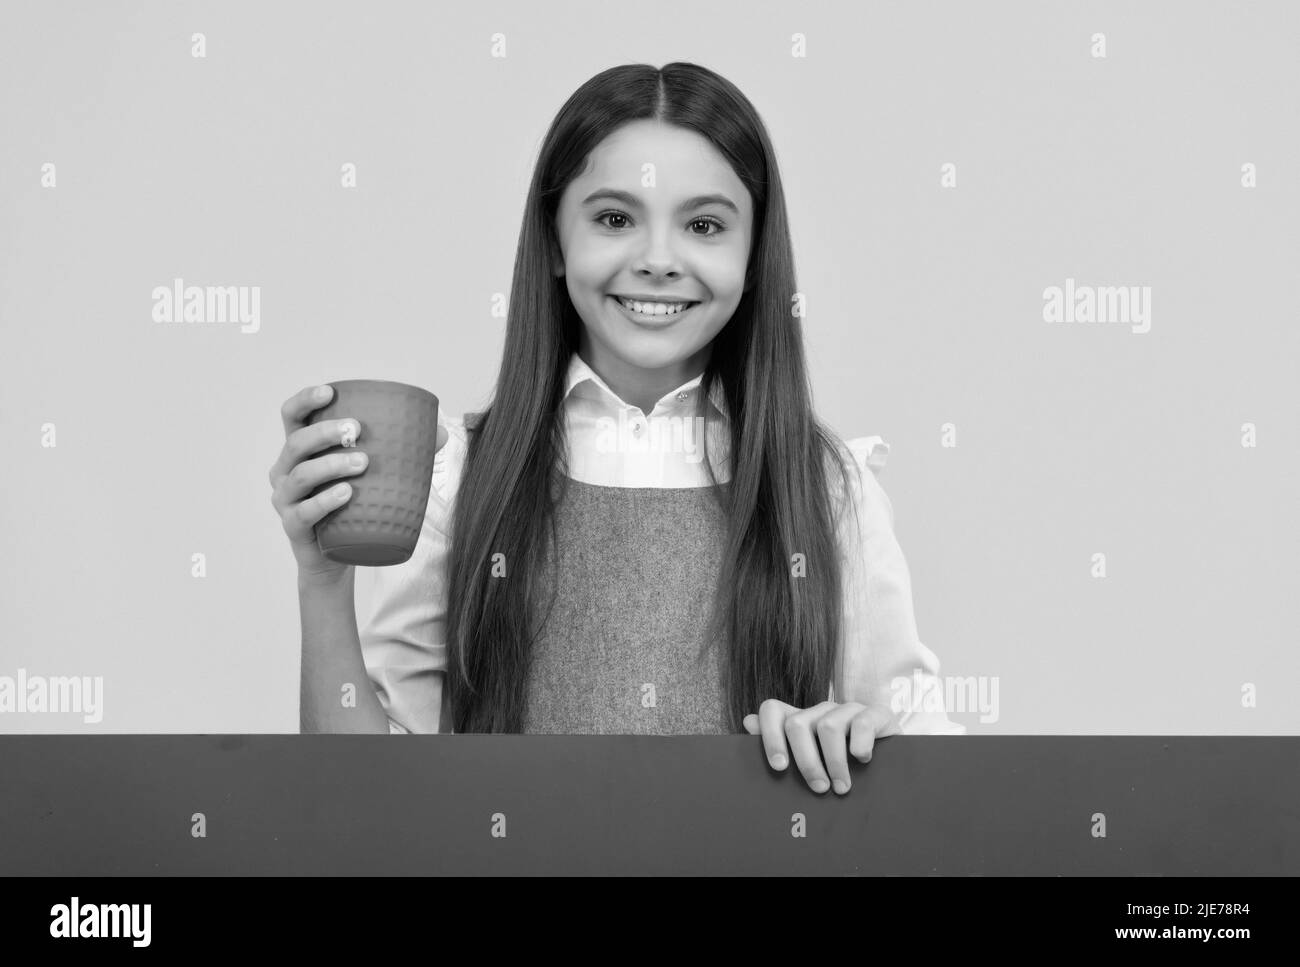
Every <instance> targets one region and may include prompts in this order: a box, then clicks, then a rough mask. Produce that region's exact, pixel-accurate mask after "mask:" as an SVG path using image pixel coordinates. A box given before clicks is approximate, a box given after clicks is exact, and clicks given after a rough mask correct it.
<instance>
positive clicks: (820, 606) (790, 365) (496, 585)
mask: <svg viewBox="0 0 1300 967" xmlns="http://www.w3.org/2000/svg"><path fill="white" fill-rule="evenodd" d="M640 119H654V120H659V121H662V122H664V123H668V124H673V125H678V126H681V127H683V128H687V129H690V130H692V131H695V132H697V133H698V134H700V135H702V136H703V137H705V138H707V139H708V140H709V141H710V142H712V143H713V144H714V145H715V146H716V148H717V149H718V151H719V152H720V153H721V154H722V155H723V156H724V157H725V158H726V159H727V160H728V161H729V162H730V164H731V166H732V168H733V169H734V170H735V172H736V174H737V176H738V177H739V178H740V180H741V181H742V182H743V183H744V185H745V187H746V188H747V189H748V191H749V193H750V197H751V198H752V200H753V211H754V232H753V239H754V241H753V247H752V249H751V252H750V256H749V263H748V267H747V272H746V289H745V292H744V295H743V296H742V298H741V301H740V303H739V305H738V306H737V308H736V311H735V313H734V314H733V316H732V318H731V319H730V320H729V321H728V322H727V324H726V325H725V326H724V327H723V329H722V330H721V331H720V332H719V333H718V335H717V336H716V337H715V338H714V342H713V346H712V350H711V352H710V360H709V362H708V363H707V364H706V369H705V374H704V382H703V385H702V387H701V392H699V393H697V394H696V405H697V406H698V407H699V410H698V411H697V412H698V414H699V415H700V416H703V417H705V418H706V419H708V418H709V415H710V414H709V413H708V412H707V410H706V402H707V400H708V398H709V394H710V392H711V391H712V390H713V388H714V387H715V386H716V385H717V384H718V383H719V382H720V384H721V386H722V389H723V391H724V393H725V396H726V404H727V406H726V409H727V411H728V416H729V418H730V437H731V446H730V451H729V453H730V455H729V457H728V460H729V469H730V482H729V485H727V486H725V487H717V486H715V487H714V488H713V490H714V493H716V494H717V496H718V500H719V501H720V503H721V506H722V509H723V511H724V512H725V515H726V521H727V539H726V545H725V548H724V549H723V553H722V564H721V568H720V572H719V576H718V580H717V583H716V586H715V588H714V605H713V609H712V613H711V617H710V626H709V629H708V634H707V636H706V644H707V643H708V642H719V643H722V644H723V645H724V646H725V647H726V648H727V655H728V657H727V660H726V661H725V662H724V672H725V678H726V681H725V687H726V690H727V693H728V706H729V714H730V718H731V724H732V728H733V730H734V731H736V732H742V731H744V729H743V726H742V724H741V721H742V719H743V718H744V716H745V715H747V714H749V713H750V712H757V711H758V706H759V703H760V702H762V701H763V700H764V699H768V698H778V699H781V700H782V701H786V702H789V703H790V704H791V705H795V706H798V707H799V708H806V707H808V706H811V705H815V704H817V703H818V702H821V701H824V700H825V699H826V698H827V697H828V692H829V689H830V685H831V682H832V680H833V679H832V676H833V675H834V674H835V671H836V668H835V661H836V656H837V650H838V642H839V636H840V633H841V628H840V607H841V594H842V589H841V587H840V574H841V566H840V559H839V556H838V555H839V548H838V546H837V542H836V530H835V528H836V523H835V521H836V518H837V514H838V512H839V509H838V506H837V505H838V501H837V499H836V496H835V494H834V493H832V492H831V491H830V489H829V483H830V474H831V472H832V468H834V469H836V470H838V471H839V473H840V474H841V475H842V477H841V480H842V482H843V485H844V487H845V491H841V493H843V492H847V490H848V487H849V486H850V482H849V476H848V466H850V465H851V461H846V460H845V459H844V453H843V451H842V450H841V444H840V443H839V441H838V440H837V439H836V438H835V436H834V435H833V434H831V433H830V431H828V430H827V429H826V428H825V427H824V426H822V424H821V423H820V422H818V420H817V419H816V417H815V414H814V413H813V409H812V403H811V391H810V388H809V385H808V374H807V371H806V369H805V366H804V351H803V338H802V335H801V332H800V328H799V319H798V318H795V317H794V316H793V314H792V313H791V310H790V305H791V300H792V297H793V295H794V293H795V292H796V291H797V290H796V285H795V273H794V256H793V252H792V249H791V244H790V231H789V223H788V221H787V216H786V210H785V195H784V192H783V190H782V187H781V178H780V174H779V172H778V170H777V165H776V157H775V154H774V152H773V150H772V145H771V142H770V141H769V139H768V135H767V131H766V129H765V128H764V125H763V122H762V120H761V119H760V117H759V115H758V113H757V111H755V110H754V107H753V105H752V104H750V102H749V100H748V99H747V98H746V97H745V96H744V95H743V94H742V93H741V92H740V91H739V89H737V88H736V87H735V86H734V85H733V84H732V83H730V82H729V81H727V80H726V79H724V78H722V77H720V76H719V75H717V74H715V73H714V72H712V71H710V70H707V69H706V68H703V67H700V66H698V65H695V64H689V63H672V64H668V65H666V66H664V67H663V68H661V69H656V68H654V67H652V66H650V65H646V64H637V65H628V66H620V67H613V68H610V69H609V70H606V71H603V72H602V73H600V74H597V75H596V76H595V77H593V78H591V80H589V81H587V82H586V83H585V84H583V85H582V86H581V87H580V88H579V89H578V90H577V91H576V92H575V93H574V94H573V96H572V97H570V98H569V100H568V101H567V102H566V103H565V105H564V107H563V108H561V109H560V112H559V114H558V115H557V116H556V118H555V120H554V122H553V123H552V124H551V127H550V130H549V131H548V132H547V135H546V139H545V142H544V143H543V145H542V148H541V153H540V157H539V159H538V162H537V167H536V170H535V171H534V174H533V180H532V184H531V185H530V187H529V191H528V200H527V202H526V204H525V208H524V219H523V227H522V229H521V232H520V236H519V245H518V249H517V251H516V255H515V269H514V279H513V283H512V287H511V294H510V306H509V312H508V318H507V325H506V336H505V347H504V351H503V352H502V357H501V369H500V373H499V374H498V376H497V381H496V392H495V395H494V397H493V401H492V404H491V406H489V407H488V408H487V409H486V410H484V411H483V412H482V413H478V414H470V415H467V417H466V426H467V428H468V429H469V431H470V433H469V452H468V456H467V459H466V462H465V466H464V468H463V476H462V477H461V480H460V485H459V489H458V492H457V495H456V498H455V502H454V512H453V516H452V538H451V551H450V560H449V562H448V586H447V596H448V608H447V642H448V662H447V672H446V682H445V686H444V700H445V701H447V702H449V703H450V705H451V709H452V721H453V723H454V724H453V728H454V730H455V731H456V732H462V733H463V732H520V731H522V729H523V722H524V711H525V710H524V705H525V700H526V695H527V688H526V684H527V682H526V679H527V674H528V669H529V658H530V655H531V647H532V643H533V641H534V640H535V635H536V633H537V629H536V627H535V625H534V612H533V605H534V601H533V598H534V596H535V584H534V577H535V575H536V574H537V573H538V571H539V569H540V568H541V567H543V566H544V563H545V560H546V555H545V547H544V542H545V541H546V539H547V537H548V534H549V539H550V540H551V541H552V542H554V541H555V539H556V535H555V526H554V521H555V518H554V509H555V504H556V501H557V499H560V498H562V495H563V486H564V479H565V478H566V477H567V467H566V466H565V434H564V425H563V419H562V408H561V406H562V402H563V400H562V396H563V391H564V377H565V373H566V371H567V368H568V363H569V359H570V356H571V354H572V353H574V352H575V351H577V348H578V337H579V334H580V332H581V326H582V321H581V319H580V318H579V317H578V315H577V311H576V310H575V309H574V307H573V303H572V301H571V300H570V299H569V296H568V292H567V289H566V287H565V282H564V279H563V278H559V277H556V276H555V275H554V274H553V273H552V272H551V266H552V264H553V260H555V259H559V258H560V255H559V251H560V250H559V243H558V236H557V235H556V233H555V228H554V226H555V215H556V211H557V208H558V206H559V201H560V197H561V195H562V194H563V192H564V190H565V188H566V186H567V185H568V184H569V182H570V181H571V180H572V179H573V178H575V177H576V176H577V174H578V173H579V172H580V170H581V169H582V167H583V165H584V163H585V162H586V159H587V156H588V154H589V153H590V152H591V151H592V149H593V148H595V147H596V146H597V145H598V144H599V143H600V142H601V141H602V140H603V139H604V138H605V137H606V136H608V135H609V134H611V133H613V132H614V131H615V130H617V129H618V128H620V127H621V126H622V125H624V124H626V123H628V122H630V121H634V120H640ZM707 436H708V435H707V434H705V439H707ZM703 464H704V466H705V467H706V468H707V469H708V471H709V474H710V478H711V479H712V480H713V482H714V484H715V485H716V483H717V479H716V477H714V476H713V468H712V466H711V461H710V460H709V459H705V460H704V461H703ZM557 495H558V496H557ZM795 554H801V555H803V560H804V562H805V566H806V572H805V573H804V574H802V575H796V573H795V568H794V567H793V566H792V561H793V560H794V555H795ZM497 555H503V556H502V557H498V556H497ZM501 563H504V565H505V571H504V573H505V576H504V577H502V576H501V572H500V571H499V570H498V571H497V572H496V573H495V575H494V566H499V565H500V564H501Z"/></svg>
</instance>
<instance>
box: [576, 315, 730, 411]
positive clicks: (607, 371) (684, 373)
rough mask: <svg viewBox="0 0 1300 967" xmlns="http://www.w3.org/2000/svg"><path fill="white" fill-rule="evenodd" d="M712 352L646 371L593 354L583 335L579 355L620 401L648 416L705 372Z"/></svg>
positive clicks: (703, 351) (605, 356) (610, 357)
mask: <svg viewBox="0 0 1300 967" xmlns="http://www.w3.org/2000/svg"><path fill="white" fill-rule="evenodd" d="M709 348H710V347H708V346H705V347H704V348H703V349H702V350H700V351H699V352H698V353H696V354H695V355H693V356H690V357H688V358H686V359H683V360H681V361H680V362H678V363H675V364H673V365H671V366H665V367H663V368H661V369H643V368H641V367H639V366H629V365H628V364H627V363H625V362H623V361H622V360H620V359H618V358H617V357H615V356H610V355H608V354H605V353H601V352H599V351H594V350H593V347H592V345H591V344H590V342H588V341H587V339H586V338H585V334H584V338H583V339H582V340H581V345H580V346H579V348H578V355H579V356H581V357H582V361H583V362H585V363H586V364H587V365H588V366H590V367H591V368H592V369H594V370H595V371H596V373H597V375H599V376H600V378H601V379H603V380H604V381H605V384H606V385H607V386H609V388H610V389H612V390H613V391H614V392H615V393H617V394H618V397H619V399H621V400H623V402H625V403H627V404H629V405H630V406H635V407H637V408H639V409H640V410H641V412H642V413H644V414H645V415H646V416H649V415H650V413H651V411H653V410H654V408H655V404H656V403H658V402H659V401H660V400H661V399H663V397H664V396H665V395H666V394H668V393H671V392H672V391H673V390H675V389H677V387H679V386H681V385H682V384H683V383H686V382H689V381H690V380H692V379H694V378H695V377H696V376H699V375H700V374H701V373H703V372H704V368H705V366H706V365H707V364H708V361H709Z"/></svg>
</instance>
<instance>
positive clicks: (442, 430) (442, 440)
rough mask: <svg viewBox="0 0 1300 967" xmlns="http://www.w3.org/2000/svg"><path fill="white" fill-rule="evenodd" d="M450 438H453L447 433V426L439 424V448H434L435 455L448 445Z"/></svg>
mask: <svg viewBox="0 0 1300 967" xmlns="http://www.w3.org/2000/svg"><path fill="white" fill-rule="evenodd" d="M450 438H451V434H449V433H448V432H447V428H446V427H445V426H443V425H442V424H441V423H439V424H438V443H437V446H435V447H434V448H433V452H434V453H437V452H438V451H439V450H441V449H442V448H443V447H445V446H446V445H447V441H448V440H449V439H450Z"/></svg>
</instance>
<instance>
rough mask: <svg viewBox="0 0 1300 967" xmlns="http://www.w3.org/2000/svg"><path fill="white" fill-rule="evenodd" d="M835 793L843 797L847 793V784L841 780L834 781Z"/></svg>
mask: <svg viewBox="0 0 1300 967" xmlns="http://www.w3.org/2000/svg"><path fill="white" fill-rule="evenodd" d="M835 791H836V792H838V793H839V794H840V795H841V796H842V795H844V794H845V793H846V792H848V791H849V784H848V783H847V782H845V781H844V780H843V779H836V780H835Z"/></svg>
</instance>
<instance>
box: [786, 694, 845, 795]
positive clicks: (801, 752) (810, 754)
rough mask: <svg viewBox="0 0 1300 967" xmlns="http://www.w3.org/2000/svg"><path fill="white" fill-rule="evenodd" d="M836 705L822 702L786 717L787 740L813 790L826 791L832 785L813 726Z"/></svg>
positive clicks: (795, 759) (802, 773)
mask: <svg viewBox="0 0 1300 967" xmlns="http://www.w3.org/2000/svg"><path fill="white" fill-rule="evenodd" d="M834 705H835V703H834V702H821V703H820V704H818V705H814V706H813V707H812V708H806V709H803V710H801V711H796V712H795V713H794V714H793V715H787V716H786V719H785V737H786V741H787V742H789V743H790V750H791V751H792V752H793V753H794V761H795V763H796V764H797V765H798V766H799V773H800V775H802V776H803V777H804V779H805V780H806V781H807V783H808V785H809V786H810V787H812V791H813V792H818V793H821V792H825V791H826V790H827V789H829V788H830V787H831V780H830V778H829V777H828V776H827V775H826V768H825V766H823V765H822V756H821V751H820V750H819V749H818V748H817V739H816V737H815V736H814V735H813V726H814V725H815V724H816V723H817V722H818V721H820V720H821V717H822V716H823V715H825V714H826V711H827V710H828V709H829V708H831V707H833V706H834Z"/></svg>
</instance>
